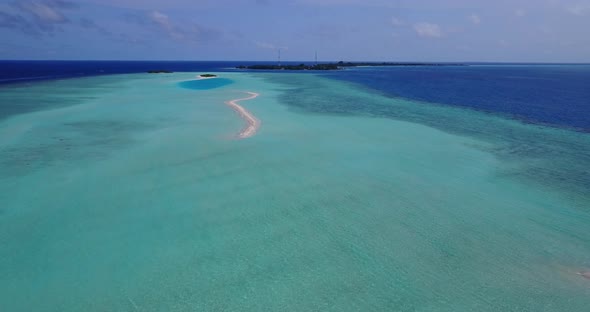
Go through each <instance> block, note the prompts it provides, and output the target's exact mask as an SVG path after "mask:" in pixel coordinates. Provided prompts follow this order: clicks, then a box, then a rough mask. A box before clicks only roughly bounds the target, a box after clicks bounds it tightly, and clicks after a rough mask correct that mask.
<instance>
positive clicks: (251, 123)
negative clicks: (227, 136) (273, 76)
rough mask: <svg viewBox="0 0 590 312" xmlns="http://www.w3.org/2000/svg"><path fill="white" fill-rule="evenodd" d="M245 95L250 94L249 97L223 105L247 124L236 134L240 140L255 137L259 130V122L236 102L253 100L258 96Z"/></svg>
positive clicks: (254, 94)
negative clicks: (233, 111) (227, 106)
mask: <svg viewBox="0 0 590 312" xmlns="http://www.w3.org/2000/svg"><path fill="white" fill-rule="evenodd" d="M246 93H248V94H250V96H249V97H245V98H241V99H235V100H231V101H227V102H225V104H227V105H229V106H230V107H231V108H232V109H233V110H235V111H236V112H237V113H238V114H240V117H242V118H243V119H244V120H245V121H246V123H247V126H246V127H245V128H244V129H242V131H240V133H239V134H238V138H240V139H245V138H249V137H251V136H253V135H255V134H256V131H257V130H258V128H260V120H258V119H256V117H254V115H252V113H250V112H249V111H248V110H247V109H245V108H243V107H242V106H240V105H238V102H240V101H247V100H251V99H254V98H256V97H258V96H259V95H260V94H258V93H254V92H246Z"/></svg>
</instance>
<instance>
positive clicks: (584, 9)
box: [566, 4, 590, 16]
mask: <svg viewBox="0 0 590 312" xmlns="http://www.w3.org/2000/svg"><path fill="white" fill-rule="evenodd" d="M566 11H567V12H569V13H571V14H573V15H578V16H584V15H589V14H590V4H576V5H572V6H569V7H567V8H566Z"/></svg>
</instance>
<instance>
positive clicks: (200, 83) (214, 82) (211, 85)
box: [178, 78, 234, 90]
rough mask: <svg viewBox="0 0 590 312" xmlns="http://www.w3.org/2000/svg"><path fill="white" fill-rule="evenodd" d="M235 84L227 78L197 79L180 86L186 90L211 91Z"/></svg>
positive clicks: (179, 84) (181, 83) (182, 83)
mask: <svg viewBox="0 0 590 312" xmlns="http://www.w3.org/2000/svg"><path fill="white" fill-rule="evenodd" d="M232 83H234V81H233V80H231V79H227V78H213V79H195V80H187V81H183V82H179V83H178V86H179V87H181V88H185V89H192V90H210V89H217V88H221V87H223V86H227V85H229V84H232Z"/></svg>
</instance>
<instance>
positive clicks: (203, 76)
mask: <svg viewBox="0 0 590 312" xmlns="http://www.w3.org/2000/svg"><path fill="white" fill-rule="evenodd" d="M199 77H201V78H215V77H217V75H213V74H202V75H199Z"/></svg>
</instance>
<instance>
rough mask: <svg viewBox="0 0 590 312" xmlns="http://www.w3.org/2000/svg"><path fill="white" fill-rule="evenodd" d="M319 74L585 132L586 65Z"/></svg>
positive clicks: (40, 65)
mask: <svg viewBox="0 0 590 312" xmlns="http://www.w3.org/2000/svg"><path fill="white" fill-rule="evenodd" d="M254 63H257V64H259V63H263V62H241V61H232V62H189V61H187V62H175V61H137V62H136V61H133V62H131V61H0V68H1V71H0V84H2V85H5V87H10V85H13V84H15V83H16V84H22V83H26V82H30V81H36V80H46V79H64V78H73V77H84V76H93V75H106V74H121V73H137V72H145V71H148V70H154V69H165V70H171V71H185V72H192V71H236V69H234V68H235V66H238V65H248V64H254ZM298 63H300V62H292V64H298ZM321 74H322V75H324V76H326V77H330V78H334V79H340V80H346V81H349V82H353V83H358V84H362V85H364V86H365V87H368V88H371V89H374V90H378V91H379V92H382V93H384V94H386V95H388V96H392V97H403V98H409V99H412V100H417V101H422V102H430V103H435V104H442V105H454V106H462V107H467V108H471V109H476V110H479V111H484V112H488V113H493V114H500V115H503V116H506V117H510V118H516V119H519V120H522V121H524V122H531V123H540V124H545V125H550V126H555V127H564V128H571V129H576V130H578V131H583V132H588V131H590V65H583V64H579V65H559V64H550V65H543V64H471V65H469V66H432V67H430V66H424V67H359V68H350V69H346V70H342V71H330V72H321ZM0 90H1V89H0ZM7 105H9V103H0V118H2V117H6V115H7V114H9V115H11V114H14V113H18V111H15V109H14V107H12V108H9V107H7ZM9 112H10V113H9Z"/></svg>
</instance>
